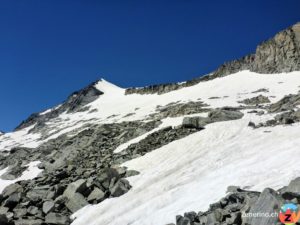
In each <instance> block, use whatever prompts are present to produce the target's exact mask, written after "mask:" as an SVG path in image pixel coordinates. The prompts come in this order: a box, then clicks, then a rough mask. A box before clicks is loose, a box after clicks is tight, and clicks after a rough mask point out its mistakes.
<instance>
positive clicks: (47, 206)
mask: <svg viewBox="0 0 300 225" xmlns="http://www.w3.org/2000/svg"><path fill="white" fill-rule="evenodd" d="M53 209H54V202H53V201H45V202H44V203H43V213H45V214H48V213H49V212H51V211H52V210H53Z"/></svg>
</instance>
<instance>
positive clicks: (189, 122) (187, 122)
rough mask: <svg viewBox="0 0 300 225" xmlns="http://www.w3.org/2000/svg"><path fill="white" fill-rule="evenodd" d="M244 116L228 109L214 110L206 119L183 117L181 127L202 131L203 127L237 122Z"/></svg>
mask: <svg viewBox="0 0 300 225" xmlns="http://www.w3.org/2000/svg"><path fill="white" fill-rule="evenodd" d="M243 116H244V114H243V113H241V112H239V111H235V110H228V109H214V110H211V111H210V112H209V113H208V117H200V116H197V117H185V118H184V119H183V121H182V126H183V127H186V128H196V129H204V126H205V125H207V124H210V123H215V122H220V121H228V120H237V119H241V118H242V117H243Z"/></svg>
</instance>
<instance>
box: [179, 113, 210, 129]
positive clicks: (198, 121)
mask: <svg viewBox="0 0 300 225" xmlns="http://www.w3.org/2000/svg"><path fill="white" fill-rule="evenodd" d="M208 123H210V120H209V119H208V118H204V117H200V116H198V117H184V118H183V121H182V126H183V127H186V128H196V129H204V126H205V125H207V124H208Z"/></svg>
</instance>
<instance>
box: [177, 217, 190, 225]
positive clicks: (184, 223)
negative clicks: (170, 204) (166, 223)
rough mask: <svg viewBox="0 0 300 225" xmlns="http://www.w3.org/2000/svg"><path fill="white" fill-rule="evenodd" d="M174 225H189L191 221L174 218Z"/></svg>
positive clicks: (184, 218)
mask: <svg viewBox="0 0 300 225" xmlns="http://www.w3.org/2000/svg"><path fill="white" fill-rule="evenodd" d="M176 225H191V221H190V219H189V218H187V217H183V216H176Z"/></svg>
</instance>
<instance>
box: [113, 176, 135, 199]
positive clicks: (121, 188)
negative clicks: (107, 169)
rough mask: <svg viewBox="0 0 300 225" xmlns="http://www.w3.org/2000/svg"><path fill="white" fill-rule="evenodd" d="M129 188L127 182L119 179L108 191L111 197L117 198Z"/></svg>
mask: <svg viewBox="0 0 300 225" xmlns="http://www.w3.org/2000/svg"><path fill="white" fill-rule="evenodd" d="M130 188H131V186H130V184H129V182H128V181H127V180H125V179H120V180H118V182H117V183H116V184H115V185H114V186H113V187H112V188H111V189H110V192H111V195H112V196H113V197H119V196H121V195H123V194H125V193H126V192H127V191H128V190H129V189H130Z"/></svg>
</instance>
